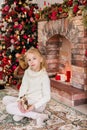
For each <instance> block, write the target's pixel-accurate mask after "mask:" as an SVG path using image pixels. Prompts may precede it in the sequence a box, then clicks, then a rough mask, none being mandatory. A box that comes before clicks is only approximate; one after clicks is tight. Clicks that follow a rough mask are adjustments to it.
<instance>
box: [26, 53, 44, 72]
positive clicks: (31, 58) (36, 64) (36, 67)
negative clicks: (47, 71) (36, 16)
mask: <svg viewBox="0 0 87 130" xmlns="http://www.w3.org/2000/svg"><path fill="white" fill-rule="evenodd" d="M27 57H28V65H29V67H30V68H31V70H33V71H40V65H41V62H42V58H41V57H40V56H38V55H37V54H33V53H29V54H28V56H27Z"/></svg>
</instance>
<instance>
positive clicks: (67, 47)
mask: <svg viewBox="0 0 87 130" xmlns="http://www.w3.org/2000/svg"><path fill="white" fill-rule="evenodd" d="M45 57H46V61H47V66H48V67H47V71H48V74H49V77H55V78H56V80H60V81H66V82H70V80H71V72H72V70H71V44H70V42H69V40H67V39H66V38H65V37H64V36H62V35H58V34H56V35H54V36H52V37H51V38H50V39H48V41H47V42H46V54H45ZM56 76H57V77H56Z"/></svg>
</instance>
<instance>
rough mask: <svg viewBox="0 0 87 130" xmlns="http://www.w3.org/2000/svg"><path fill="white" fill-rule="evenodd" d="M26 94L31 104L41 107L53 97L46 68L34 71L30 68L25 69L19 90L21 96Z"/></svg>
mask: <svg viewBox="0 0 87 130" xmlns="http://www.w3.org/2000/svg"><path fill="white" fill-rule="evenodd" d="M23 95H26V97H27V99H28V102H29V104H34V106H35V108H39V107H41V106H42V105H44V104H46V103H47V102H48V101H49V100H50V98H51V92H50V80H49V77H48V74H47V72H46V70H45V69H42V70H40V71H39V72H34V71H32V70H30V68H28V69H27V70H25V73H24V77H23V80H22V84H21V87H20V91H19V98H20V97H21V96H23Z"/></svg>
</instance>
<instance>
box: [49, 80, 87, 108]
mask: <svg viewBox="0 0 87 130" xmlns="http://www.w3.org/2000/svg"><path fill="white" fill-rule="evenodd" d="M51 89H52V94H53V97H54V98H55V99H57V98H58V99H59V100H60V101H61V102H64V103H65V104H67V105H72V106H78V105H82V104H87V91H86V92H85V91H84V90H81V89H77V88H75V87H73V86H71V85H70V84H66V83H63V82H60V81H57V80H55V79H54V78H51Z"/></svg>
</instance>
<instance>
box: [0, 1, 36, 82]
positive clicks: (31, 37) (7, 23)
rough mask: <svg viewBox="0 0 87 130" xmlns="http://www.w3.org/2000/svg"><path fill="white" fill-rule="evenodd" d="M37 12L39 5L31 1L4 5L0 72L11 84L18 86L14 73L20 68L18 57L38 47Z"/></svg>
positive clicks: (0, 31) (0, 35) (1, 28)
mask: <svg viewBox="0 0 87 130" xmlns="http://www.w3.org/2000/svg"><path fill="white" fill-rule="evenodd" d="M37 12H38V6H37V4H35V3H32V1H30V0H5V1H4V3H3V4H2V9H1V19H2V20H1V21H0V66H1V71H0V72H1V75H3V73H4V78H5V80H6V82H8V83H9V84H10V83H11V84H16V81H15V79H14V75H13V73H14V70H15V68H16V67H17V66H18V60H17V57H18V56H19V55H20V54H24V53H25V52H26V51H27V50H28V49H29V48H30V47H32V46H33V47H37V19H38V18H39V16H38V15H37ZM2 67H3V71H2ZM2 78H3V76H1V77H0V79H2Z"/></svg>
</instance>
